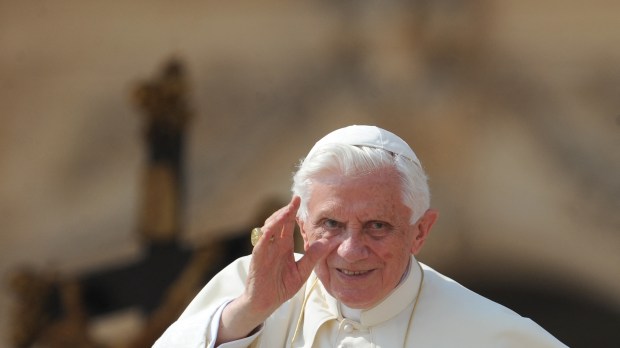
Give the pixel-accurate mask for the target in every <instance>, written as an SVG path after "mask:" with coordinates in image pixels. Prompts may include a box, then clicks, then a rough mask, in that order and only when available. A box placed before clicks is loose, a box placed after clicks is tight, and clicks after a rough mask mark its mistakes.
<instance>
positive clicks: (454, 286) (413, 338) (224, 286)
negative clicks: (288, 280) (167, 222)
mask: <svg viewBox="0 0 620 348" xmlns="http://www.w3.org/2000/svg"><path fill="white" fill-rule="evenodd" d="M296 256H299V255H296ZM249 264H250V257H249V256H246V257H243V258H240V259H238V260H237V261H235V262H233V263H232V264H230V265H229V266H227V267H226V268H225V269H224V270H222V271H221V272H220V273H218V275H216V276H215V277H214V278H213V279H212V280H211V281H210V282H209V283H208V284H207V285H206V286H205V287H204V288H203V289H202V291H201V292H200V293H199V294H198V295H197V296H196V298H195V299H194V300H193V301H192V302H191V303H190V305H189V306H188V307H187V309H186V310H185V312H184V313H183V314H182V315H181V317H180V318H179V319H178V320H177V321H176V322H175V323H174V324H172V325H171V326H170V327H169V328H168V330H166V332H165V333H164V334H163V335H162V337H160V338H159V340H158V341H157V342H156V343H155V345H154V346H153V347H156V348H164V347H183V348H198V347H200V348H203V347H214V344H215V342H214V341H215V338H216V336H217V329H218V324H219V319H220V316H221V313H222V310H223V308H224V306H225V305H226V304H227V303H228V302H230V301H231V300H232V299H234V298H235V297H237V296H238V295H240V294H241V293H242V292H243V290H244V286H245V279H246V276H247V271H248V267H249ZM417 265H418V263H417V261H416V260H415V258H414V257H413V256H412V257H411V266H410V270H409V272H408V274H407V275H406V276H405V278H404V279H403V280H402V281H401V283H400V284H399V285H398V286H397V287H396V289H394V291H392V293H390V295H389V296H388V297H387V298H386V299H385V300H383V301H382V302H381V303H380V304H378V305H377V306H375V307H373V308H371V309H368V310H362V311H359V310H352V309H347V308H346V307H344V306H342V305H341V304H339V302H338V300H336V299H335V298H334V297H332V296H331V295H329V294H328V293H327V291H326V290H325V288H324V287H323V285H322V284H321V282H320V281H318V280H317V278H316V275H315V274H314V273H313V274H312V275H311V276H310V278H309V279H308V281H307V282H306V284H305V285H304V286H303V287H302V288H301V289H300V290H299V292H298V293H297V294H296V295H295V296H294V297H292V298H291V299H290V300H289V301H287V302H286V303H284V304H283V305H282V306H280V307H279V308H278V309H277V310H276V311H275V312H274V313H273V314H272V315H271V316H270V317H269V318H268V319H267V320H266V321H265V322H264V323H263V325H262V327H261V328H260V329H259V330H257V331H256V332H254V333H253V334H252V335H251V336H249V337H246V338H244V339H241V340H238V341H234V342H229V343H226V344H223V345H220V347H228V348H233V347H234V348H236V347H264V348H278V347H356V348H357V347H359V348H362V347H377V348H379V347H384V348H393V347H416V348H418V347H420V348H425V347H432V348H442V347H446V348H454V347H459V348H466V347H476V348H481V347H493V348H497V347H527V348H537V347H566V346H565V345H564V344H562V343H561V342H560V341H558V340H557V339H555V338H554V337H553V336H552V335H551V334H549V333H548V332H547V331H545V330H544V329H542V328H541V327H540V326H538V325H537V324H536V323H534V322H533V321H531V320H530V319H527V318H524V317H521V316H519V315H518V314H516V313H515V312H513V311H511V310H509V309H508V308H506V307H503V306H501V305H499V304H497V303H495V302H493V301H490V300H488V299H486V298H484V297H482V296H480V295H478V294H476V293H474V292H472V291H470V290H468V289H466V288H464V287H463V286H461V285H460V284H458V283H456V282H454V281H453V280H451V279H449V278H447V277H445V276H443V275H441V274H440V273H438V272H436V271H435V270H433V269H432V268H430V267H428V266H426V265H423V264H420V266H419V267H418V266H417ZM343 312H344V313H345V315H343Z"/></svg>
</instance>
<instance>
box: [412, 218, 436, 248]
mask: <svg viewBox="0 0 620 348" xmlns="http://www.w3.org/2000/svg"><path fill="white" fill-rule="evenodd" d="M438 217H439V212H438V211H437V210H435V209H429V210H427V211H426V212H425V213H424V215H422V217H421V218H420V219H419V220H418V222H417V223H416V224H415V225H414V226H412V227H413V233H414V238H413V242H412V243H411V253H412V254H414V255H417V254H418V253H419V252H420V250H422V246H423V245H424V242H426V237H428V235H429V234H430V233H431V228H432V227H433V224H435V221H437V218H438Z"/></svg>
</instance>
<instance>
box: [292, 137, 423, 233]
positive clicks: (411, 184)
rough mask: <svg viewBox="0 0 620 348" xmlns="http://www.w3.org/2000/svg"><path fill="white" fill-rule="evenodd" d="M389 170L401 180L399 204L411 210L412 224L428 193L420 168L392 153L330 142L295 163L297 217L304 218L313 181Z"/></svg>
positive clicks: (293, 187) (418, 215) (294, 193)
mask: <svg viewBox="0 0 620 348" xmlns="http://www.w3.org/2000/svg"><path fill="white" fill-rule="evenodd" d="M386 167H393V168H395V169H396V170H397V171H398V173H399V175H400V178H401V183H402V200H403V204H404V205H405V206H407V207H408V208H409V209H410V210H411V212H412V213H411V217H410V219H409V221H410V223H411V224H414V223H415V222H417V221H418V219H419V218H420V217H421V216H422V215H423V214H424V213H425V212H426V210H428V208H429V207H430V191H429V188H428V183H427V177H426V174H425V173H424V170H423V169H422V167H420V166H419V165H418V164H417V163H415V162H413V161H412V160H410V159H408V158H406V157H403V156H401V155H398V154H394V153H392V152H389V151H386V150H383V149H378V148H374V147H369V146H354V145H348V144H338V143H331V144H325V145H323V146H321V148H320V149H318V151H316V152H314V153H312V154H311V157H307V158H306V159H305V160H303V161H301V162H300V164H299V169H298V170H297V172H296V173H295V174H294V176H293V186H292V191H293V195H295V196H299V197H300V198H301V206H300V207H299V211H298V212H297V217H298V218H299V219H301V220H303V221H306V220H307V218H308V201H309V200H310V196H311V195H312V182H313V180H315V179H317V178H319V177H322V176H326V175H333V174H337V175H342V176H356V175H359V174H363V173H369V172H372V171H374V170H376V169H381V168H386Z"/></svg>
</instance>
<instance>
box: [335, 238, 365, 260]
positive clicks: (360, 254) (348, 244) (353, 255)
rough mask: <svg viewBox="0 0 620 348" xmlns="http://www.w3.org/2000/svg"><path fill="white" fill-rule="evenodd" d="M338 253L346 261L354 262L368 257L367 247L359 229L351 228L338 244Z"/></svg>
mask: <svg viewBox="0 0 620 348" xmlns="http://www.w3.org/2000/svg"><path fill="white" fill-rule="evenodd" d="M338 255H339V256H340V257H342V258H343V259H345V260H346V261H347V262H351V263H353V262H356V261H360V260H363V259H365V258H367V257H368V248H367V246H366V243H365V241H364V235H363V234H362V232H361V231H358V230H351V231H347V233H345V237H344V239H343V240H342V242H341V243H340V245H339V246H338Z"/></svg>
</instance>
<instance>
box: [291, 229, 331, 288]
mask: <svg viewBox="0 0 620 348" xmlns="http://www.w3.org/2000/svg"><path fill="white" fill-rule="evenodd" d="M337 245H338V244H337V243H335V242H334V241H333V240H332V241H330V240H327V239H324V238H323V239H319V240H317V241H315V242H313V243H312V244H310V246H308V249H306V252H305V254H304V256H303V257H302V258H301V259H299V261H297V270H298V271H299V274H300V276H301V277H302V278H303V279H308V277H309V276H310V273H312V270H313V269H314V266H316V264H317V263H318V262H319V261H320V260H321V259H323V258H324V257H326V256H327V255H328V254H329V253H330V252H332V250H334V248H335V247H336V246H337Z"/></svg>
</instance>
